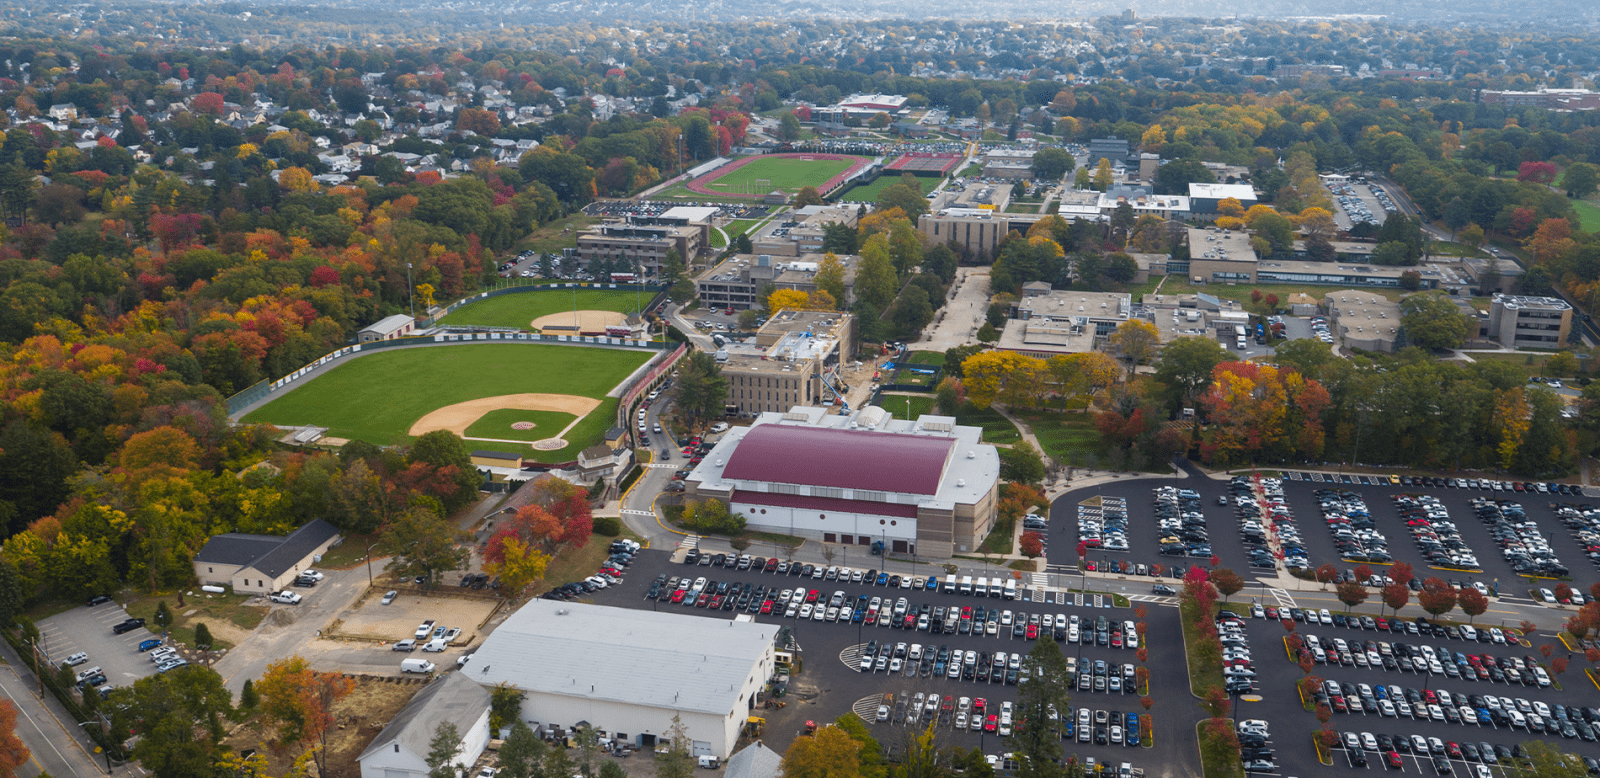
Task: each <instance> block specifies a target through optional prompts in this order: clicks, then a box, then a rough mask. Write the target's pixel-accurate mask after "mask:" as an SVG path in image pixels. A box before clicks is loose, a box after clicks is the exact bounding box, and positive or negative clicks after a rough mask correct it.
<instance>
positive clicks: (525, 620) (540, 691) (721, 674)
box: [462, 600, 778, 759]
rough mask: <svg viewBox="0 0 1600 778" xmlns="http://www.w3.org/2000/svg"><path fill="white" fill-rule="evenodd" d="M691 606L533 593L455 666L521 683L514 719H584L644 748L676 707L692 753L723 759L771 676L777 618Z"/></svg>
mask: <svg viewBox="0 0 1600 778" xmlns="http://www.w3.org/2000/svg"><path fill="white" fill-rule="evenodd" d="M699 613H701V612H698V611H697V612H695V613H692V614H691V613H683V612H656V611H647V610H632V609H623V608H610V607H605V606H600V605H586V604H584V603H579V602H558V601H552V600H533V601H532V602H529V603H528V604H527V605H524V606H522V608H520V609H518V610H517V612H516V613H513V614H511V616H510V617H509V618H507V619H506V621H505V623H503V624H501V625H500V626H499V627H498V628H496V629H495V631H494V632H493V633H492V634H491V635H489V638H488V639H487V640H485V641H484V642H483V646H482V647H481V648H479V649H478V650H477V652H476V653H474V654H473V655H472V662H471V663H469V664H468V665H467V668H466V669H465V670H463V671H462V674H464V675H466V676H467V677H468V678H470V679H472V680H473V681H475V682H477V683H479V684H481V685H483V686H484V687H485V688H493V687H494V686H495V685H497V684H501V683H504V684H507V685H509V686H512V687H515V688H517V689H520V690H521V691H523V692H525V693H526V696H525V697H524V698H523V700H522V713H521V716H522V720H523V721H525V722H527V724H528V726H530V727H535V728H536V729H537V728H541V727H542V728H545V729H550V728H565V727H570V726H572V725H574V724H576V723H578V722H580V721H584V722H588V723H589V725H590V726H592V727H594V728H596V729H597V730H601V731H604V732H606V733H608V735H609V736H611V737H613V738H616V739H618V740H624V741H628V742H633V743H637V744H639V745H641V746H644V747H651V746H654V745H656V743H657V741H658V740H659V739H661V738H662V737H663V736H664V735H665V734H666V732H667V728H668V727H671V726H672V718H673V716H678V717H679V720H680V721H682V722H683V726H684V728H685V729H686V731H687V732H688V735H689V738H690V740H691V742H690V743H689V748H690V751H691V753H693V754H694V755H696V756H715V757H717V758H719V759H727V758H728V755H729V754H730V753H732V752H733V747H734V745H735V744H736V743H737V742H738V739H739V730H740V728H741V727H743V725H744V723H745V719H747V718H748V717H749V716H750V711H752V710H754V709H755V707H756V695H757V693H758V692H760V691H761V690H762V689H763V688H764V687H765V685H766V682H767V680H768V679H769V678H771V677H772V674H773V671H774V669H775V663H776V652H775V650H774V641H775V640H776V638H777V634H778V627H777V626H775V625H772V624H759V623H756V622H746V621H735V620H731V619H727V618H721V617H712V618H708V617H706V616H701V615H699ZM533 658H538V661H533Z"/></svg>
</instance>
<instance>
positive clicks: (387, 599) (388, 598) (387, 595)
mask: <svg viewBox="0 0 1600 778" xmlns="http://www.w3.org/2000/svg"><path fill="white" fill-rule="evenodd" d="M399 596H400V593H399V592H397V591H393V590H390V591H387V592H384V593H383V604H384V605H388V604H389V603H391V602H394V600H395V598H396V597H399Z"/></svg>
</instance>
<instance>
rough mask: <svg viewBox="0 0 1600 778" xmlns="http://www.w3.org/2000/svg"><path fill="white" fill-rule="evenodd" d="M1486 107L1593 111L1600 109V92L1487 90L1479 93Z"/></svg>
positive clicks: (1539, 89) (1479, 97)
mask: <svg viewBox="0 0 1600 778" xmlns="http://www.w3.org/2000/svg"><path fill="white" fill-rule="evenodd" d="M1478 100H1479V102H1482V103H1483V104H1484V105H1503V106H1506V107H1508V108H1544V109H1547V110H1551V111H1593V110H1595V109H1597V108H1600V92H1591V91H1589V90H1587V89H1550V88H1548V87H1543V86H1541V87H1539V88H1538V89H1536V90H1534V91H1531V92H1518V91H1511V90H1499V89H1485V90H1483V91H1481V92H1479V93H1478Z"/></svg>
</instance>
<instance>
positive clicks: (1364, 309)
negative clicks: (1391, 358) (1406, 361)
mask: <svg viewBox="0 0 1600 778" xmlns="http://www.w3.org/2000/svg"><path fill="white" fill-rule="evenodd" d="M1323 304H1324V305H1326V306H1327V309H1328V315H1329V316H1330V317H1331V318H1332V319H1333V326H1334V333H1335V334H1336V335H1337V336H1338V337H1339V339H1340V340H1341V341H1343V343H1344V345H1345V346H1348V347H1349V348H1355V349H1361V350H1362V351H1379V352H1383V353H1385V354H1392V353H1394V349H1395V343H1396V341H1397V340H1398V339H1399V337H1400V304H1399V303H1397V302H1394V301H1393V300H1390V299H1389V298H1387V297H1384V296H1383V295H1381V294H1376V293H1373V292H1364V291H1360V290H1356V289H1345V290H1343V291H1338V292H1329V293H1328V295H1327V296H1326V297H1324V298H1323Z"/></svg>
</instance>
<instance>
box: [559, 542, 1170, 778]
mask: <svg viewBox="0 0 1600 778" xmlns="http://www.w3.org/2000/svg"><path fill="white" fill-rule="evenodd" d="M857 563H858V564H860V563H862V562H860V561H859V560H857ZM934 570H935V572H936V573H937V572H940V570H939V568H934ZM663 574H665V575H667V576H680V577H681V576H685V575H687V576H689V577H690V578H691V579H694V578H698V577H705V578H706V579H708V580H709V581H716V582H722V581H727V582H729V583H730V587H731V586H732V585H738V586H739V587H740V588H741V589H742V588H743V586H744V585H745V584H746V583H749V584H751V585H752V587H759V586H765V587H768V589H769V591H776V592H781V590H783V589H797V588H798V589H801V590H802V591H809V590H811V589H815V590H817V592H818V599H819V600H827V599H829V598H830V597H831V596H832V595H833V594H834V593H835V592H843V594H844V599H846V600H848V602H849V603H850V604H851V605H852V606H853V605H855V604H856V603H857V602H858V601H859V598H860V597H862V596H865V597H866V598H867V599H868V602H869V604H870V600H871V598H872V597H879V598H885V599H887V602H888V603H889V607H890V608H892V607H893V604H894V603H895V602H896V601H897V600H898V599H899V598H901V597H904V598H905V599H906V600H907V603H908V605H909V606H912V607H913V608H915V607H916V606H921V605H924V604H926V605H928V606H930V608H936V607H942V608H947V609H948V608H956V609H958V610H957V612H958V613H959V612H960V611H959V609H960V608H971V609H973V614H974V615H976V609H977V608H980V607H981V608H983V609H984V610H985V611H986V617H987V615H988V613H987V612H990V611H992V612H993V617H994V623H995V628H994V630H993V633H992V634H991V633H990V631H989V630H988V629H987V628H984V627H982V626H980V627H979V628H975V629H971V631H970V632H968V633H965V634H963V633H961V632H959V631H957V632H954V633H948V634H946V633H934V632H932V631H931V630H929V631H923V630H919V629H917V628H916V627H915V626H913V627H912V628H911V629H903V628H894V627H891V626H875V625H874V626H869V625H867V624H866V623H865V620H864V619H863V621H862V622H860V623H852V622H850V621H843V620H841V621H838V622H833V621H827V620H822V621H818V620H815V619H808V620H801V619H799V618H798V613H797V614H796V616H793V617H784V616H782V615H781V611H782V609H781V608H776V609H775V611H777V612H775V613H771V614H759V613H757V614H755V615H754V616H753V617H754V618H755V619H756V620H758V621H764V622H768V623H775V624H784V625H788V626H790V627H791V628H792V630H793V634H794V636H795V640H796V641H797V643H798V645H799V647H800V649H801V656H802V657H803V660H804V666H805V669H804V672H803V673H801V674H799V675H798V676H796V678H795V679H794V685H793V687H792V688H791V690H790V694H789V695H787V696H786V697H785V698H784V699H785V700H786V701H787V702H788V703H789V705H788V707H787V708H786V709H785V710H782V711H779V710H769V711H765V712H761V711H758V713H760V715H764V716H766V717H767V719H768V722H769V724H768V728H767V732H766V735H765V737H764V739H765V741H766V742H767V744H768V745H769V746H770V747H772V748H774V749H776V750H778V751H780V752H781V751H782V750H783V749H784V748H786V747H787V746H788V743H789V741H790V740H791V739H792V738H793V737H794V735H795V734H796V733H797V732H798V731H799V729H800V727H801V725H802V724H803V722H804V721H808V720H810V721H817V722H819V723H821V722H825V721H832V720H833V719H834V718H837V717H838V716H839V715H841V714H843V713H845V712H847V711H851V710H855V711H856V712H857V713H859V714H861V715H862V717H863V718H865V719H866V720H867V721H869V722H874V723H873V724H872V728H873V731H874V735H875V736H876V737H877V738H878V739H879V740H880V742H882V743H884V744H885V745H886V746H890V747H899V744H900V743H901V742H902V740H903V738H904V736H905V733H906V732H907V731H908V728H907V727H906V720H905V718H906V716H908V715H909V710H908V709H907V707H906V705H905V703H908V702H910V701H912V700H915V698H916V695H918V694H919V693H920V694H923V695H924V696H926V695H937V696H938V697H939V698H940V701H941V703H942V702H943V698H944V697H946V696H948V697H950V700H951V703H952V707H953V708H954V709H953V710H952V711H950V712H949V713H948V714H946V713H945V712H943V711H938V712H935V713H934V714H933V715H932V718H931V720H932V721H935V722H937V724H938V727H939V731H940V733H941V737H943V738H947V739H948V740H949V741H950V742H954V743H958V744H960V745H963V746H968V747H970V746H978V747H980V748H981V749H983V751H984V753H986V754H999V753H1004V752H1006V751H1009V750H1011V748H1010V745H1009V738H1004V737H1000V736H999V735H998V727H997V728H996V732H989V731H986V730H985V729H984V728H982V727H980V728H979V729H978V730H973V729H972V728H971V725H970V723H969V724H968V726H967V728H966V729H964V730H960V731H958V730H956V728H955V726H954V724H955V721H956V719H957V715H956V714H957V713H959V710H958V709H959V707H960V700H961V698H963V697H966V698H969V700H971V701H972V702H971V703H970V704H974V705H975V703H976V700H977V699H979V698H982V699H983V700H985V702H986V703H987V704H988V706H989V712H990V713H996V712H997V711H998V710H999V708H1000V705H1001V704H1002V703H1004V702H1007V701H1014V700H1015V699H1016V692H1017V689H1016V687H1015V686H1014V685H1011V684H1010V683H1008V682H1007V679H1006V676H1005V675H1003V674H991V675H990V676H989V678H988V680H979V672H978V663H977V661H976V660H975V662H974V666H973V668H972V672H971V673H970V675H969V674H967V673H965V672H962V673H960V674H958V677H957V678H951V677H950V676H949V673H948V670H945V669H944V668H941V672H940V673H937V674H936V673H934V672H933V671H934V669H935V666H936V665H937V664H938V660H937V657H938V655H939V653H940V651H941V650H948V651H949V652H954V651H963V652H966V651H972V652H974V654H984V655H986V656H987V658H988V659H989V660H990V661H991V662H992V660H993V659H994V657H995V653H996V652H1004V653H1005V654H1007V655H1008V657H1007V665H1008V667H1009V656H1010V655H1012V654H1025V653H1026V652H1027V651H1029V650H1030V649H1031V648H1032V647H1033V646H1034V644H1035V641H1034V640H1030V639H1029V638H1028V637H1027V634H1028V633H1027V627H1026V624H1027V622H1028V621H1029V620H1030V617H1032V616H1035V615H1037V616H1039V617H1040V619H1039V621H1040V624H1041V626H1042V623H1043V620H1044V619H1043V617H1045V616H1047V615H1048V616H1049V617H1050V619H1051V623H1052V625H1053V624H1054V622H1055V619H1056V616H1057V614H1059V615H1060V617H1061V619H1062V621H1063V623H1065V622H1066V621H1067V620H1069V619H1070V618H1071V617H1072V616H1077V617H1078V618H1079V620H1080V621H1081V622H1083V623H1085V624H1088V625H1093V624H1094V623H1095V620H1096V619H1097V618H1100V617H1104V618H1105V619H1106V623H1107V625H1108V630H1107V631H1108V633H1110V632H1111V631H1112V630H1113V629H1120V628H1121V627H1122V623H1123V622H1124V621H1126V620H1133V619H1136V618H1137V616H1136V614H1135V611H1134V610H1133V609H1131V608H1110V607H1098V608H1097V607H1095V604H1096V598H1095V597H1093V596H1090V597H1086V598H1081V600H1080V599H1076V598H1074V597H1073V595H1071V594H1063V595H1062V596H1061V598H1060V600H1059V602H1058V601H1057V600H1056V598H1055V597H1054V596H1051V597H1050V598H1049V601H1047V602H1030V601H1025V600H1021V599H1019V600H1006V599H1004V598H990V597H982V598H980V597H977V596H970V595H968V596H963V595H961V594H959V593H944V592H941V591H930V590H928V589H926V588H921V589H915V588H911V589H900V588H895V589H891V588H889V587H888V586H882V585H876V584H873V585H869V584H868V583H867V582H866V581H862V582H861V583H850V582H847V581H838V580H826V579H814V578H803V579H802V578H801V577H799V576H795V575H779V574H776V573H766V572H754V571H752V570H737V569H731V568H725V567H714V566H702V565H683V564H674V563H671V562H669V561H668V555H667V554H666V553H665V552H662V551H654V550H646V551H643V552H641V553H640V554H639V555H638V556H637V557H636V559H635V562H634V564H633V566H632V567H631V568H630V569H629V570H628V575H627V579H626V581H625V582H624V583H622V584H621V585H618V586H613V587H611V588H608V589H605V590H602V591H600V592H596V593H594V594H591V595H588V596H587V597H586V599H591V600H592V601H594V602H597V603H600V604H605V605H615V606H620V607H627V608H652V609H657V610H666V609H677V610H680V611H681V612H683V613H684V614H685V615H690V616H702V617H708V618H728V619H731V618H733V617H734V615H735V613H736V612H744V611H743V610H738V611H735V610H729V611H715V612H714V611H711V610H709V609H708V608H700V607H693V606H685V605H674V604H671V603H670V601H656V600H649V599H646V598H645V597H644V595H645V594H646V593H647V590H648V589H649V586H650V584H651V583H652V582H653V581H654V580H655V579H656V578H657V576H659V575H663ZM1024 591H1025V592H1026V593H1027V594H1029V595H1030V596H1031V595H1032V594H1033V592H1032V591H1028V590H1024ZM1052 595H1053V593H1052ZM1079 602H1081V604H1078V603H1079ZM1099 602H1100V604H1101V605H1102V606H1105V605H1108V604H1109V600H1108V599H1107V598H1099ZM797 610H798V609H797ZM1150 610H1151V612H1150V613H1149V614H1148V615H1147V617H1146V630H1147V631H1146V633H1145V635H1144V640H1145V641H1148V642H1150V643H1152V644H1154V645H1166V646H1172V645H1175V644H1176V643H1177V642H1178V623H1177V618H1176V612H1175V611H1174V610H1172V609H1170V608H1151V609H1150ZM1007 612H1009V616H1007ZM988 620H989V619H988V618H985V620H984V621H983V622H977V623H978V624H980V625H984V624H986V623H987V622H988ZM1002 621H1006V622H1010V624H1009V625H1008V626H1001V624H1000V622H1002ZM1017 622H1021V623H1023V624H1024V626H1023V628H1022V631H1021V634H1017V633H1016V626H1015V625H1016V623H1017ZM1113 625H1114V626H1113ZM930 626H931V625H930ZM1092 632H1093V631H1092V630H1084V633H1087V634H1090V635H1091V639H1090V641H1089V642H1088V643H1087V644H1085V643H1070V642H1066V641H1065V640H1063V641H1062V642H1060V643H1058V645H1060V646H1061V647H1062V652H1063V653H1064V654H1065V655H1066V656H1067V657H1069V658H1071V659H1072V661H1073V662H1074V663H1075V664H1077V665H1078V666H1079V667H1082V668H1086V669H1087V670H1088V672H1087V673H1086V674H1085V677H1086V678H1087V680H1088V687H1089V688H1088V690H1085V691H1077V690H1074V691H1073V692H1071V700H1072V701H1071V703H1070V704H1071V705H1072V706H1074V707H1075V708H1076V707H1082V708H1085V709H1087V710H1089V711H1090V714H1089V715H1090V716H1091V718H1092V717H1093V716H1094V715H1095V712H1097V711H1104V712H1105V713H1106V717H1105V718H1107V719H1109V718H1110V717H1111V714H1112V713H1113V712H1115V713H1118V714H1120V715H1121V716H1123V717H1126V715H1127V714H1128V713H1142V712H1144V709H1143V708H1142V707H1141V706H1140V703H1139V695H1138V694H1137V693H1135V692H1133V691H1132V690H1131V689H1130V690H1126V691H1112V690H1111V689H1112V688H1113V684H1111V683H1109V677H1110V675H1111V674H1112V673H1113V672H1118V673H1120V672H1122V671H1123V668H1122V665H1125V664H1126V665H1137V664H1138V660H1137V657H1136V654H1137V652H1136V651H1135V650H1133V649H1131V648H1117V647H1113V646H1112V645H1111V642H1112V641H1111V640H1110V639H1108V640H1107V642H1106V645H1097V644H1096V641H1095V640H1094V639H1093V636H1092ZM1052 636H1053V626H1052V632H1045V633H1042V634H1041V635H1040V637H1038V638H1037V639H1038V640H1049V639H1051V638H1052ZM1109 637H1111V636H1110V635H1109V634H1108V638H1109ZM872 641H876V642H877V643H878V644H879V645H884V646H887V647H888V648H889V649H891V650H893V649H894V647H895V646H896V644H899V643H905V644H906V651H905V654H906V656H903V657H900V658H901V660H902V664H903V665H904V667H903V668H902V669H901V670H900V671H899V672H890V671H889V670H888V668H887V667H885V668H884V669H883V670H881V671H868V672H863V671H862V670H861V669H860V657H861V654H862V648H863V647H864V646H865V645H866V644H868V643H869V642H872ZM913 645H920V646H921V650H920V653H922V654H924V655H929V654H931V655H932V656H933V657H934V659H932V660H930V661H919V662H911V661H909V658H910V657H909V655H910V653H911V651H912V649H911V646H913ZM1152 658H1154V656H1152ZM1096 661H1099V662H1101V663H1104V667H1105V668H1106V675H1105V676H1103V677H1101V678H1100V679H1099V680H1098V681H1097V680H1096V679H1095V676H1094V672H1093V671H1094V669H1095V667H1096V665H1095V663H1096ZM886 664H887V663H886ZM1148 667H1149V668H1150V671H1151V677H1150V683H1151V688H1152V689H1154V691H1153V693H1152V697H1153V698H1154V701H1155V704H1154V706H1153V707H1152V709H1151V711H1150V712H1151V713H1152V715H1153V717H1154V718H1153V720H1154V735H1155V747H1154V748H1153V749H1138V748H1127V747H1123V746H1115V745H1112V744H1111V743H1110V742H1105V743H1096V742H1094V740H1093V737H1092V736H1091V738H1090V740H1089V742H1083V743H1080V742H1077V740H1076V737H1077V736H1076V733H1074V736H1073V739H1072V740H1071V741H1070V742H1064V743H1063V751H1064V752H1065V753H1066V754H1074V753H1076V754H1079V755H1080V756H1085V757H1087V756H1093V757H1095V759H1097V760H1099V761H1103V762H1104V761H1109V762H1112V763H1117V762H1121V761H1130V762H1133V763H1134V764H1135V765H1136V766H1138V765H1142V764H1145V763H1149V762H1153V761H1157V760H1166V759H1172V760H1179V761H1180V762H1181V761H1185V760H1189V757H1188V756H1186V754H1192V753H1193V749H1194V745H1193V744H1194V739H1193V730H1192V727H1190V726H1189V725H1191V724H1192V718H1191V716H1190V713H1191V709H1192V702H1193V701H1192V699H1191V698H1190V697H1189V695H1188V692H1187V683H1188V682H1187V678H1186V674H1185V670H1184V667H1183V663H1181V662H1172V661H1164V662H1163V661H1154V662H1150V663H1149V665H1148ZM1129 670H1131V668H1129ZM1115 685H1116V686H1120V685H1121V684H1120V678H1119V683H1118V684H1115ZM884 694H892V695H894V700H895V705H896V707H897V708H898V709H899V711H900V716H899V717H898V718H896V719H895V720H894V721H890V722H883V723H876V722H875V719H876V714H877V708H878V704H879V702H880V701H881V700H882V695H884ZM1070 713H1072V715H1073V716H1074V721H1075V720H1076V712H1075V711H1073V712H1070ZM912 731H914V730H912ZM1108 740H1109V738H1108ZM1185 748H1187V752H1185V750H1184V749H1185Z"/></svg>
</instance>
